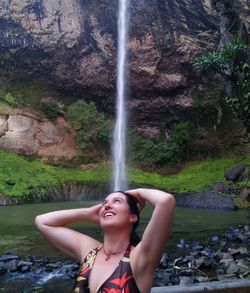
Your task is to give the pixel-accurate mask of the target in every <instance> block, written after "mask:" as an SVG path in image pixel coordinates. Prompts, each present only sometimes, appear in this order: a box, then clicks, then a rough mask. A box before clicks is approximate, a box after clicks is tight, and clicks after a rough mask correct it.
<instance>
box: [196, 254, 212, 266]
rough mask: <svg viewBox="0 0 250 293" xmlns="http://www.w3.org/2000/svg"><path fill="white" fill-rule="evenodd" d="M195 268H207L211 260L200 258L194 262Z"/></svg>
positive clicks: (204, 257)
mask: <svg viewBox="0 0 250 293" xmlns="http://www.w3.org/2000/svg"><path fill="white" fill-rule="evenodd" d="M195 263H196V266H197V268H204V267H205V268H207V267H210V266H211V264H212V260H211V258H209V257H206V256H202V257H200V258H198V259H196V260H195Z"/></svg>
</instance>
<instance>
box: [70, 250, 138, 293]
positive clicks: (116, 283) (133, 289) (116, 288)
mask: <svg viewBox="0 0 250 293" xmlns="http://www.w3.org/2000/svg"><path fill="white" fill-rule="evenodd" d="M101 249H102V246H99V247H97V248H95V249H93V250H92V251H90V252H89V253H88V255H87V256H86V257H85V259H84V262H83V264H82V265H81V269H80V273H79V275H78V277H77V279H76V283H75V286H74V289H73V291H72V293H89V292H90V291H89V281H88V280H89V275H90V272H91V270H92V267H93V264H94V262H95V258H96V255H97V253H98V251H99V250H101ZM130 251H131V248H130V247H128V249H127V250H126V252H125V254H124V256H123V258H122V259H121V261H120V262H119V265H118V267H117V268H116V269H115V271H114V272H113V273H112V275H111V276H110V277H109V278H108V279H107V280H106V281H105V282H104V283H103V284H102V286H101V287H100V288H99V290H98V292H97V293H140V290H139V289H138V287H137V285H136V282H135V279H134V277H133V274H132V269H131V266H130V261H129V255H130Z"/></svg>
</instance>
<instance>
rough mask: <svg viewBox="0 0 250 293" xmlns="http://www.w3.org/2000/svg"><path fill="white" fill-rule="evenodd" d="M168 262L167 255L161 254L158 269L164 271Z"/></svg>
mask: <svg viewBox="0 0 250 293" xmlns="http://www.w3.org/2000/svg"><path fill="white" fill-rule="evenodd" d="M168 261H169V258H168V255H167V254H166V253H163V255H162V257H161V261H160V265H159V267H160V268H162V269H166V268H167V267H168Z"/></svg>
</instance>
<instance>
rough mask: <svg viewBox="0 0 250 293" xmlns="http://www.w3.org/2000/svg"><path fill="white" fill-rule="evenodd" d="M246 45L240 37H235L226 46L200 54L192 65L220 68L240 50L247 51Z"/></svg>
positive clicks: (214, 69)
mask: <svg viewBox="0 0 250 293" xmlns="http://www.w3.org/2000/svg"><path fill="white" fill-rule="evenodd" d="M247 49H248V47H247V45H246V44H244V43H243V42H242V40H241V38H239V37H236V38H235V39H233V40H232V41H231V42H230V43H229V44H228V45H227V46H225V47H224V48H223V49H221V50H219V51H218V52H207V53H204V54H201V55H200V56H198V57H197V58H196V59H195V60H194V62H193V63H194V65H195V66H196V67H197V68H199V69H201V70H211V71H217V70H220V69H221V68H220V67H222V66H224V65H225V64H226V63H227V62H228V61H230V60H232V59H233V58H235V57H237V56H238V55H239V54H241V53H242V52H245V51H247Z"/></svg>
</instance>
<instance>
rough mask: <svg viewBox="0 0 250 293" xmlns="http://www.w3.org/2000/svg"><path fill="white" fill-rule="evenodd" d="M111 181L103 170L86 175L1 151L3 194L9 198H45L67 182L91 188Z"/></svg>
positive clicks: (1, 187) (0, 168) (0, 176)
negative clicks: (96, 184)
mask: <svg viewBox="0 0 250 293" xmlns="http://www.w3.org/2000/svg"><path fill="white" fill-rule="evenodd" d="M97 178H98V179H97ZM109 180H110V177H109V173H108V172H107V170H106V169H105V170H104V168H103V167H102V166H100V167H99V168H96V169H92V170H86V171H80V170H73V169H66V168H65V169H63V168H59V167H53V166H50V165H46V164H44V163H42V162H40V161H39V160H33V161H28V160H27V159H25V158H23V157H21V156H18V155H16V154H14V153H9V152H6V151H3V150H0V194H3V195H5V196H13V197H21V198H26V199H28V198H29V197H33V196H34V197H35V196H36V195H37V196H38V197H42V196H45V195H47V194H48V193H49V192H50V191H51V190H52V189H53V188H54V187H59V186H60V185H61V184H62V183H64V182H75V183H80V182H83V183H86V184H88V183H89V184H91V183H96V182H98V183H105V182H108V181H109Z"/></svg>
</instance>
